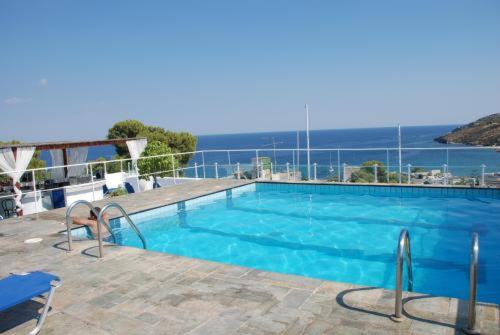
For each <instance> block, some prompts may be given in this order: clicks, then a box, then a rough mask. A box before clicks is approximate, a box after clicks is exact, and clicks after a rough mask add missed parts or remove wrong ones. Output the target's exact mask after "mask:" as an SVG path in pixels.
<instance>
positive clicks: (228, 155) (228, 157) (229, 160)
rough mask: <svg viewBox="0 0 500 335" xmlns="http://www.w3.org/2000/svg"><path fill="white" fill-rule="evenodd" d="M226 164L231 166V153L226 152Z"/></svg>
mask: <svg viewBox="0 0 500 335" xmlns="http://www.w3.org/2000/svg"><path fill="white" fill-rule="evenodd" d="M227 164H228V165H229V166H231V152H229V150H228V151H227Z"/></svg>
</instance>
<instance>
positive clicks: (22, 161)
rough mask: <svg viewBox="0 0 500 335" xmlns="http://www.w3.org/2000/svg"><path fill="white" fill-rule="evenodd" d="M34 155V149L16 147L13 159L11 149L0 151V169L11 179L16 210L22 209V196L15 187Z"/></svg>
mask: <svg viewBox="0 0 500 335" xmlns="http://www.w3.org/2000/svg"><path fill="white" fill-rule="evenodd" d="M34 153H35V147H18V148H17V151H16V157H14V152H13V151H12V149H11V148H4V149H0V169H2V170H3V171H5V172H7V175H8V176H9V177H11V178H12V184H13V185H14V192H15V193H16V196H15V200H16V206H17V208H22V203H21V195H22V194H21V190H20V189H18V188H17V187H16V184H17V183H18V182H19V180H21V177H22V175H23V173H24V172H25V171H26V168H27V167H28V164H29V163H30V161H31V158H32V157H33V154H34Z"/></svg>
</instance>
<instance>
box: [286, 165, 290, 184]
mask: <svg viewBox="0 0 500 335" xmlns="http://www.w3.org/2000/svg"><path fill="white" fill-rule="evenodd" d="M286 180H290V163H288V162H286Z"/></svg>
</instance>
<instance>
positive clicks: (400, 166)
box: [398, 124, 403, 184]
mask: <svg viewBox="0 0 500 335" xmlns="http://www.w3.org/2000/svg"><path fill="white" fill-rule="evenodd" d="M398 156H399V183H400V184H401V174H402V173H403V165H402V157H401V125H400V124H398Z"/></svg>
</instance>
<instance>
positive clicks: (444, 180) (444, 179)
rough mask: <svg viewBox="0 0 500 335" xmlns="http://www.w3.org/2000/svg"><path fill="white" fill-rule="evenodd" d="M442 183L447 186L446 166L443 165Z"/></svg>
mask: <svg viewBox="0 0 500 335" xmlns="http://www.w3.org/2000/svg"><path fill="white" fill-rule="evenodd" d="M443 183H444V184H445V185H448V165H446V164H443Z"/></svg>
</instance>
